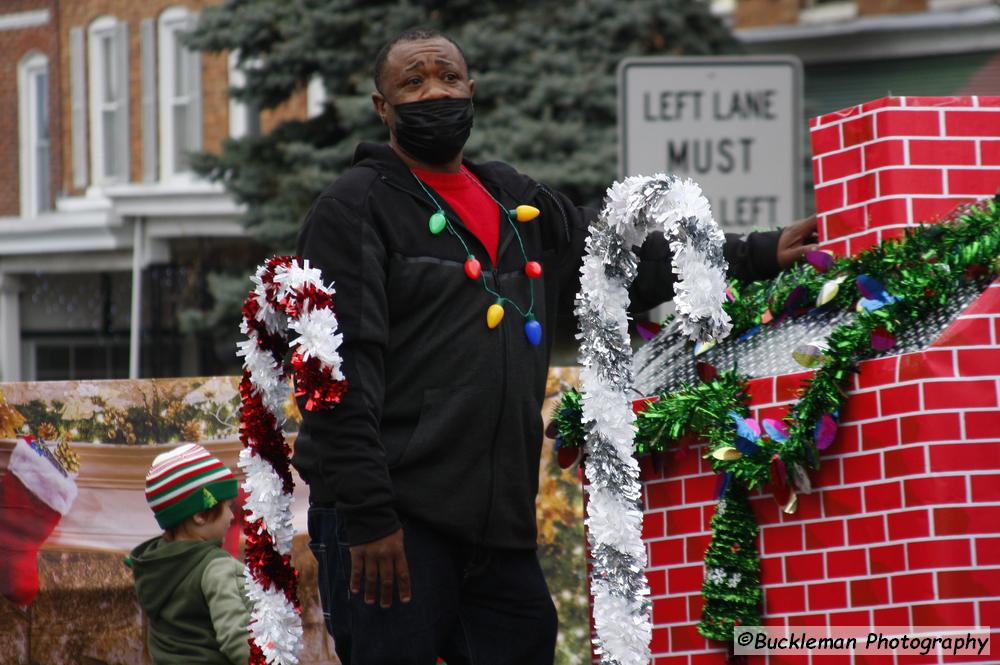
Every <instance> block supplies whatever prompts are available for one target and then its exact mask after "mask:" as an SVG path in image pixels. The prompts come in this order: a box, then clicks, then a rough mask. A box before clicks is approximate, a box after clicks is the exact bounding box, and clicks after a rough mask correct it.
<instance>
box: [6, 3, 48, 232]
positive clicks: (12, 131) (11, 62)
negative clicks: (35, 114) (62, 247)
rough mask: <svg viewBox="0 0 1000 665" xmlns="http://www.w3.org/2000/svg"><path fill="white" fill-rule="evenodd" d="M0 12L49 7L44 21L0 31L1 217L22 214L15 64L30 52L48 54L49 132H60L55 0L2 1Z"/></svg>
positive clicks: (17, 11)
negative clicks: (36, 24) (34, 24)
mask: <svg viewBox="0 0 1000 665" xmlns="http://www.w3.org/2000/svg"><path fill="white" fill-rule="evenodd" d="M2 5H3V6H2V9H0V14H14V13H19V12H27V11H36V10H40V9H48V10H49V12H50V16H51V18H50V20H49V23H48V24H47V25H40V26H33V27H30V28H21V29H18V30H7V31H4V32H3V33H0V108H2V109H4V112H3V113H0V217H6V216H14V217H16V216H18V215H20V214H21V171H20V161H21V159H20V143H19V141H20V139H19V136H18V135H19V127H18V123H19V120H18V89H17V66H18V63H20V62H21V59H22V58H24V57H25V56H26V55H28V54H29V53H31V52H33V51H34V52H38V53H43V54H45V55H46V56H48V58H49V135H50V136H52V137H56V136H59V135H60V131H61V130H60V126H61V125H60V123H61V115H60V106H61V104H62V97H61V95H60V94H59V57H58V45H57V39H56V20H57V19H56V17H57V12H56V3H55V0H7V1H6V2H4V3H2ZM51 146H52V147H51V164H52V179H51V191H52V193H53V202H54V197H55V195H56V194H58V193H59V176H58V174H59V172H60V171H61V168H62V165H61V164H62V150H61V145H60V144H59V142H58V141H56V140H53V141H52V144H51Z"/></svg>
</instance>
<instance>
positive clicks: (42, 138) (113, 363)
mask: <svg viewBox="0 0 1000 665" xmlns="http://www.w3.org/2000/svg"><path fill="white" fill-rule="evenodd" d="M216 3H217V0H150V1H149V2H142V3H136V2H131V1H130V0H74V1H72V2H69V1H67V0H61V1H60V0H12V1H11V2H6V3H4V6H3V8H2V9H0V37H2V38H0V83H2V84H3V85H2V86H0V103H2V104H3V106H4V108H10V109H18V113H16V114H3V115H0V183H2V184H0V381H2V380H17V379H66V378H111V377H120V376H127V375H129V374H130V373H131V374H132V375H143V376H163V375H186V374H200V373H211V372H221V371H232V370H233V369H235V366H232V365H231V356H232V354H231V353H229V350H228V348H227V349H225V350H223V349H222V348H221V346H220V347H219V348H214V347H213V343H212V341H211V340H201V341H200V342H199V340H197V339H192V338H190V337H188V336H185V335H184V334H182V333H181V331H180V330H179V326H178V318H177V317H178V313H179V311H180V310H181V309H182V307H183V306H191V305H198V304H204V302H205V299H206V297H207V295H206V285H205V278H204V272H205V270H204V269H203V264H204V263H205V262H207V261H209V260H210V258H211V257H218V256H219V255H220V254H221V255H225V256H227V258H228V259H230V260H231V261H232V262H233V265H243V264H244V263H245V264H246V265H247V267H248V268H251V267H252V266H253V265H254V264H255V262H256V260H257V259H259V258H260V257H261V256H263V255H264V254H265V251H264V250H263V249H262V248H259V247H256V246H255V245H254V244H253V243H252V242H251V241H250V240H249V239H248V238H247V237H246V236H245V233H244V231H243V228H242V227H241V225H240V224H239V223H238V221H237V220H238V217H239V215H240V210H239V208H238V206H237V205H236V204H235V203H234V202H233V201H232V200H231V198H230V197H229V196H228V195H227V194H226V193H225V192H224V190H223V189H222V187H221V186H218V185H215V184H211V183H207V182H205V181H202V180H199V179H198V178H197V177H195V176H194V175H193V173H192V172H191V170H190V168H189V165H188V154H190V153H192V152H196V151H199V150H208V151H216V150H218V149H219V148H220V146H221V143H222V141H223V140H225V139H226V138H227V137H230V136H239V135H243V134H246V133H247V132H254V131H264V132H267V131H270V130H271V129H272V128H273V127H275V126H276V125H277V124H279V123H280V122H282V121H284V120H287V119H293V118H305V117H306V115H307V107H308V104H309V102H310V100H308V99H307V94H306V92H305V91H303V92H302V93H300V94H297V95H295V96H294V97H293V98H292V99H291V100H290V101H289V102H288V103H286V104H285V105H284V106H282V107H280V108H278V109H276V110H274V111H267V112H264V113H256V112H255V111H253V110H251V109H248V108H247V107H246V106H245V105H241V104H238V103H236V102H235V101H234V100H231V99H230V98H229V96H228V94H227V91H228V88H229V86H230V85H231V84H232V85H238V84H239V80H238V78H237V77H238V76H239V72H238V70H236V69H234V66H235V58H232V57H230V55H229V54H225V53H223V54H199V53H192V52H190V51H187V50H186V49H184V48H183V46H182V44H181V42H180V41H179V39H178V35H179V34H182V33H183V32H184V31H186V30H189V29H190V28H191V27H193V25H194V22H196V21H197V19H198V15H199V12H200V11H201V10H202V9H203V8H204V7H205V6H208V5H211V4H216ZM42 80H44V82H45V94H42V93H41V92H40V91H39V86H40V85H41V84H40V83H39V81H42ZM313 101H314V102H315V100H313ZM314 106H315V104H314ZM43 171H44V173H42V172H43ZM133 310H134V312H133ZM227 363H230V364H227Z"/></svg>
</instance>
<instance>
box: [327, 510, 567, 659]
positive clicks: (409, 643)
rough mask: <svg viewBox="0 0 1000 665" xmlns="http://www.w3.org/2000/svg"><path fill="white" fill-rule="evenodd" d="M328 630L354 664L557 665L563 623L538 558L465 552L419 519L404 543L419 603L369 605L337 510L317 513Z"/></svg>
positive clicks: (406, 524) (523, 553)
mask: <svg viewBox="0 0 1000 665" xmlns="http://www.w3.org/2000/svg"><path fill="white" fill-rule="evenodd" d="M309 537H310V541H311V542H310V543H309V546H310V548H311V549H312V551H313V554H315V555H316V559H317V561H318V562H319V593H320V599H321V601H322V603H323V616H324V618H325V619H326V627H327V630H328V631H330V634H331V635H332V636H333V640H334V644H335V647H336V650H337V656H338V657H339V658H340V660H341V661H342V662H343V664H344V665H433V663H435V662H436V660H437V658H439V657H440V658H443V659H444V660H445V661H446V662H447V663H448V665H515V664H516V665H552V661H553V658H554V654H555V644H556V631H557V619H556V611H555V606H554V605H553V603H552V597H551V596H550V595H549V590H548V586H547V585H546V583H545V578H544V577H543V576H542V570H541V567H540V566H539V565H538V556H537V554H536V552H534V551H531V550H503V549H484V548H475V547H472V546H467V545H458V544H455V543H454V542H452V541H451V540H450V539H449V538H447V537H446V536H443V535H442V534H440V533H438V532H436V531H434V530H433V529H431V528H429V527H427V526H426V525H424V524H422V523H419V522H415V521H413V520H406V519H404V520H403V541H404V547H405V548H406V559H407V563H408V564H409V568H410V578H411V581H412V595H413V599H412V600H411V601H410V602H409V603H407V604H405V605H404V604H402V603H400V602H399V596H398V594H397V593H396V592H394V593H393V603H392V607H390V608H387V609H382V608H380V607H379V606H378V604H377V603H376V604H374V605H366V604H365V602H364V598H363V595H362V594H357V595H355V594H351V593H350V587H349V583H350V579H351V553H350V549H349V548H348V546H347V544H346V538H345V534H344V529H343V526H342V525H341V524H339V523H338V521H337V513H336V511H335V510H334V509H333V508H331V507H324V506H310V508H309Z"/></svg>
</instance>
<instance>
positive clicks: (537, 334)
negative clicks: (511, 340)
mask: <svg viewBox="0 0 1000 665" xmlns="http://www.w3.org/2000/svg"><path fill="white" fill-rule="evenodd" d="M524 336H525V337H527V338H528V341H529V342H531V344H532V346H538V345H539V344H541V343H542V324H541V323H539V322H538V321H536V320H535V319H530V320H529V321H527V322H526V323H525V324H524Z"/></svg>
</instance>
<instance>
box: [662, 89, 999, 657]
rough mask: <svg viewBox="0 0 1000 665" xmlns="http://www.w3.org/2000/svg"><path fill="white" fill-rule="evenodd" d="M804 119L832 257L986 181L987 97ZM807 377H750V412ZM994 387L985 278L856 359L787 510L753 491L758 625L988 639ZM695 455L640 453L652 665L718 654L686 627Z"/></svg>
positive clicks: (697, 483)
mask: <svg viewBox="0 0 1000 665" xmlns="http://www.w3.org/2000/svg"><path fill="white" fill-rule="evenodd" d="M810 127H811V135H812V143H813V153H814V156H813V172H814V176H815V182H816V208H817V213H818V216H819V220H820V237H821V240H822V243H823V245H824V247H826V248H828V249H831V250H833V251H835V252H836V253H839V254H846V253H852V254H854V253H857V252H860V251H861V250H863V249H865V248H867V247H869V246H871V245H872V244H874V243H876V242H878V241H880V240H882V239H885V238H889V237H897V236H899V235H901V233H902V230H903V228H904V227H906V226H908V225H911V224H917V223H920V222H923V221H933V220H934V219H935V218H938V217H940V216H943V215H945V214H947V213H948V212H949V211H951V210H952V209H953V208H954V207H955V206H956V205H957V204H959V203H962V202H967V201H972V200H976V199H982V198H986V197H990V196H993V195H994V194H995V193H996V192H997V188H998V186H1000V97H979V98H975V97H960V98H957V97H956V98H924V97H889V98H885V99H880V100H876V101H873V102H868V103H866V104H861V105H859V106H856V107H852V108H848V109H844V110H843V111H838V112H836V113H830V114H827V115H824V116H821V117H819V118H815V119H813V120H812V122H811V123H810ZM809 374H810V373H809V372H804V373H799V374H790V375H782V376H771V377H765V378H758V379H754V380H752V381H751V383H750V387H751V393H752V409H753V415H754V417H756V418H757V419H758V420H760V419H763V418H767V417H771V418H781V417H782V416H784V415H785V414H786V413H787V411H788V409H789V407H790V405H791V404H792V403H793V402H794V401H795V399H796V398H797V395H796V392H797V391H798V389H799V388H800V385H801V382H802V380H803V379H804V378H806V377H808V376H809ZM998 384H1000V280H998V281H997V282H994V283H993V284H992V285H991V286H990V287H989V288H988V289H987V290H986V291H985V292H984V293H983V294H982V295H981V296H980V297H979V298H978V299H976V300H975V301H974V302H973V303H972V304H971V305H970V306H968V307H967V308H966V309H965V310H964V311H962V312H961V314H960V315H959V316H958V318H957V319H955V320H954V321H952V322H951V323H950V325H949V327H947V329H946V330H945V332H944V333H943V334H942V335H941V336H940V337H939V338H937V339H936V340H935V341H934V342H933V343H932V344H931V345H930V347H929V348H927V349H925V350H923V351H920V352H915V353H907V354H904V355H899V356H893V357H886V358H880V359H875V360H869V361H865V362H863V363H861V365H860V373H859V374H858V375H857V376H856V377H855V379H854V384H853V389H852V390H851V391H850V397H849V400H848V402H847V405H846V409H845V413H843V414H842V420H841V427H840V430H839V435H838V439H837V440H836V442H835V443H834V444H833V446H832V447H831V448H830V449H829V450H827V451H825V452H824V453H822V458H821V459H822V465H821V470H820V471H819V472H818V474H814V477H813V490H812V493H810V494H803V495H800V496H799V505H798V510H797V512H795V513H794V514H792V515H787V514H784V513H782V512H781V510H780V509H779V507H778V505H777V503H776V502H775V500H774V499H773V498H772V497H771V496H770V495H769V494H759V493H758V494H756V495H754V496H753V498H752V503H753V507H754V512H755V513H756V516H757V519H758V523H759V524H760V527H761V529H760V530H761V536H760V540H759V543H758V547H759V551H760V554H761V566H762V575H761V578H762V585H763V589H764V597H765V604H764V608H763V609H764V620H765V623H767V624H769V625H778V626H790V625H802V624H809V625H832V626H835V625H853V626H859V625H860V626H871V627H873V628H874V627H878V626H976V625H980V626H994V627H995V628H994V632H993V638H994V640H993V644H994V645H997V644H1000V641H997V638H998V637H1000V632H998V631H1000V397H998ZM703 454H704V450H703V449H699V448H692V449H691V450H690V452H689V453H688V454H687V455H686V456H684V457H683V458H680V459H674V460H673V461H671V462H669V463H667V464H666V465H665V467H664V468H663V469H662V470H659V469H654V468H651V467H652V465H651V464H648V463H647V462H646V461H644V463H643V467H644V478H645V479H646V480H645V482H644V496H643V501H644V508H645V522H644V537H645V539H646V542H647V543H648V554H649V567H648V569H647V576H648V579H649V583H650V587H651V589H652V598H653V623H654V630H653V641H652V647H653V653H654V654H655V657H654V662H655V665H710V664H716V663H717V664H719V665H722V664H723V663H725V662H726V659H725V651H724V646H723V645H721V644H719V643H717V642H711V641H708V640H706V639H705V638H703V637H702V636H701V635H700V634H699V633H698V632H697V630H696V624H697V622H698V620H699V618H700V616H701V608H702V596H701V585H702V578H703V574H704V570H703V564H702V560H703V556H704V554H705V549H706V547H707V546H708V543H709V537H710V529H709V520H710V519H711V517H712V514H713V511H714V508H715V504H716V499H715V489H716V478H715V475H714V474H713V473H712V469H711V466H710V464H709V462H708V461H707V460H704V459H702V455H703ZM994 648H996V646H994ZM823 658H827V659H829V661H830V662H835V661H836V662H845V663H846V662H850V661H851V659H850V656H847V657H846V658H840V659H839V660H838V659H837V658H835V657H829V656H827V657H823ZM889 660H891V657H890V659H889ZM959 660H961V659H959ZM987 661H989V662H1000V655H996V652H994V655H993V656H992V657H988V658H987ZM749 662H750V663H764V662H765V661H764V659H763V658H762V657H761V658H757V657H754V658H750V659H749ZM770 662H777V660H776V659H774V658H772V660H771V661H770ZM781 662H796V663H798V662H801V663H806V662H808V657H804V656H797V657H787V658H786V659H785V660H782V661H781ZM814 662H816V661H814ZM823 662H826V660H824V661H823ZM865 662H868V661H865ZM872 662H874V661H872ZM886 662H889V661H886ZM900 662H902V661H900ZM921 662H935V663H936V662H939V661H938V660H937V656H934V655H933V654H932V655H931V657H929V658H928V659H926V660H922V661H921ZM979 662H986V661H979Z"/></svg>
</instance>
